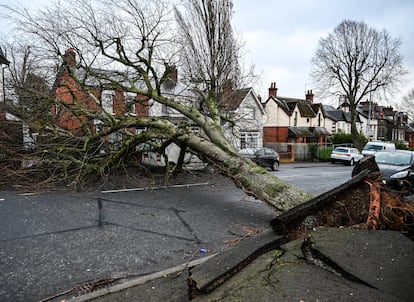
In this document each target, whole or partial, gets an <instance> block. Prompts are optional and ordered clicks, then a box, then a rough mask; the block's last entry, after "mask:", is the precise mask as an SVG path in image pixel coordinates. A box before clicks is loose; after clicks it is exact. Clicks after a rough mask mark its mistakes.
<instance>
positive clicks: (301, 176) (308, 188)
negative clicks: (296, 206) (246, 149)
mask: <svg viewBox="0 0 414 302" xmlns="http://www.w3.org/2000/svg"><path fill="white" fill-rule="evenodd" d="M352 169H353V167H351V166H344V165H342V164H334V165H333V164H331V163H314V164H312V163H296V164H285V165H283V164H282V165H281V166H280V169H279V170H278V171H275V172H272V173H273V174H274V175H275V176H276V177H278V178H279V179H281V180H283V181H285V182H287V183H289V184H291V185H293V186H295V187H297V188H299V189H301V190H303V191H305V192H308V193H310V194H312V195H315V196H317V195H319V194H321V193H324V192H326V191H329V190H330V189H332V188H335V187H337V186H339V185H341V184H343V183H344V182H346V181H348V180H349V179H350V178H351V173H352Z"/></svg>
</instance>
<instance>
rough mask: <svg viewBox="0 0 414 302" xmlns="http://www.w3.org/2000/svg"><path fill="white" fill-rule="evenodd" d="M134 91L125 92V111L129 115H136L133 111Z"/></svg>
mask: <svg viewBox="0 0 414 302" xmlns="http://www.w3.org/2000/svg"><path fill="white" fill-rule="evenodd" d="M136 96H137V94H136V93H132V92H126V93H125V113H126V114H129V115H136V111H135V97H136Z"/></svg>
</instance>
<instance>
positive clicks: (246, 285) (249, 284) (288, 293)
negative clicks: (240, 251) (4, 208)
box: [194, 228, 414, 301]
mask: <svg viewBox="0 0 414 302" xmlns="http://www.w3.org/2000/svg"><path fill="white" fill-rule="evenodd" d="M351 238H357V239H354V240H351ZM333 239H334V240H333ZM347 241H351V242H354V243H355V246H354V247H352V246H353V245H347ZM311 242H312V247H313V248H314V249H317V250H319V249H318V248H320V249H321V253H322V254H323V255H325V254H324V253H326V257H327V258H329V259H331V260H333V261H334V262H335V261H338V262H337V264H338V266H339V267H340V268H342V269H343V271H347V272H348V274H349V276H355V277H356V278H354V279H352V278H349V276H346V277H345V276H343V275H341V272H338V271H337V270H335V268H332V267H330V266H329V265H327V264H326V263H325V262H324V261H323V260H324V259H309V258H308V257H307V256H306V255H304V253H303V241H302V240H296V241H292V242H290V243H288V244H285V245H283V246H282V247H281V248H280V249H276V250H273V251H270V252H268V253H266V254H264V255H262V256H260V257H259V258H257V259H256V260H255V261H253V262H252V263H251V264H250V265H249V266H247V267H246V268H245V269H244V270H243V271H241V272H239V273H238V274H237V275H235V276H234V277H233V278H231V279H229V280H228V281H227V282H226V283H225V284H223V285H222V286H221V287H219V288H217V289H215V290H214V291H213V292H211V293H210V294H207V295H202V296H199V297H198V298H196V299H195V300H194V301H409V297H411V296H410V295H412V289H411V288H410V286H409V284H412V280H413V276H414V270H413V269H412V263H414V261H413V260H414V258H413V257H414V243H413V242H412V241H411V240H409V239H407V238H405V237H404V236H402V235H399V234H398V233H396V232H389V231H381V232H373V231H361V230H343V229H338V228H321V229H317V230H316V231H315V232H313V233H312V241H311ZM338 242H341V243H342V244H336V243H338ZM375 242H376V244H374V243H375ZM366 243H368V246H370V245H372V248H373V250H370V249H368V253H366V254H365V253H364V252H363V251H364V247H366V246H367V245H366ZM358 244H362V246H361V247H359V246H358ZM391 245H392V246H394V247H395V248H387V246H388V247H390V246H391ZM361 249H362V250H361ZM375 249H382V250H383V252H377V253H375V252H374V250H375ZM331 256H332V257H331ZM345 259H347V260H345ZM392 259H394V260H392ZM352 262H353V265H350V264H351V263H352ZM383 262H387V263H388V264H387V265H385V264H384V266H381V265H378V264H381V263H383ZM347 264H348V265H347ZM342 265H343V266H344V267H342ZM381 267H382V268H381ZM381 270H382V271H383V273H384V274H382V273H381V272H380V271H381ZM396 270H399V271H398V273H397V271H396ZM362 272H365V273H362ZM370 272H372V273H370ZM396 274H399V275H400V276H399V277H398V278H396V279H394V277H396V276H395V275H396ZM357 276H360V278H361V280H360V281H358V277H357ZM364 278H366V279H364ZM377 278H378V280H376V279H377ZM351 279H352V280H351ZM370 282H371V283H372V284H371V286H370Z"/></svg>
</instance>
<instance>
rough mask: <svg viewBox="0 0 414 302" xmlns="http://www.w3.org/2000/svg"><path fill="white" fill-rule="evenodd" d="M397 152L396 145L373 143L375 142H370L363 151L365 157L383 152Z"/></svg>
mask: <svg viewBox="0 0 414 302" xmlns="http://www.w3.org/2000/svg"><path fill="white" fill-rule="evenodd" d="M395 150H396V148H395V144H394V143H387V142H381V141H373V142H368V143H367V144H366V145H365V146H364V148H363V149H362V154H363V155H365V156H368V155H374V154H375V153H377V152H382V151H389V152H393V151H395Z"/></svg>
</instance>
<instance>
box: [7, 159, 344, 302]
mask: <svg viewBox="0 0 414 302" xmlns="http://www.w3.org/2000/svg"><path fill="white" fill-rule="evenodd" d="M351 170H352V168H351V167H343V166H340V165H335V166H329V168H328V167H327V165H326V164H325V165H316V166H315V165H312V167H310V166H309V164H308V165H303V164H302V166H294V165H282V166H281V168H280V170H279V171H276V172H275V174H276V176H278V177H279V178H281V179H283V180H285V181H287V182H289V183H292V184H293V185H296V186H298V187H299V188H302V189H305V188H307V190H308V191H309V192H310V193H312V194H315V193H318V192H316V191H315V190H317V191H318V190H320V191H321V192H319V193H322V192H323V191H326V190H328V189H330V188H331V186H332V187H333V186H335V185H336V184H340V183H342V182H343V181H346V180H347V179H349V177H350V173H351ZM328 171H330V172H329V173H328ZM335 175H336V176H338V175H341V176H340V177H341V178H343V179H341V180H340V178H339V176H338V177H334V176H335ZM333 179H335V181H333ZM315 180H316V182H318V183H320V184H321V185H320V186H319V187H318V189H316V185H315V182H314V181H315ZM274 215H275V214H274V212H273V211H272V210H271V209H270V208H269V207H268V206H267V205H265V204H263V203H262V202H260V201H257V200H254V199H252V198H249V197H247V196H246V195H245V194H244V193H243V192H242V191H241V190H239V189H237V188H235V187H234V186H233V185H232V184H231V183H230V182H228V181H226V180H225V179H217V182H216V183H209V184H208V185H205V184H201V185H199V186H188V187H180V188H168V189H158V190H143V191H130V192H117V193H102V192H90V193H74V192H69V193H62V192H54V193H36V192H32V193H29V194H16V193H12V192H1V193H0V271H1V274H0V301H16V302H17V301H25V302H30V301H41V300H44V301H46V300H47V299H48V298H49V297H52V296H54V295H56V294H59V293H63V292H65V291H67V290H70V289H72V288H73V287H75V286H76V285H78V284H82V283H85V282H87V281H91V280H97V279H101V278H105V277H108V276H110V277H113V278H126V279H127V278H130V277H136V276H137V275H141V274H147V273H150V272H155V271H160V270H163V269H166V268H169V267H171V266H175V265H178V264H181V263H186V262H188V261H190V260H193V259H197V258H199V257H202V256H205V255H206V254H212V253H214V252H218V251H222V250H225V249H227V248H228V247H229V245H227V244H226V241H227V240H231V239H235V238H237V237H238V236H240V235H243V234H245V232H246V230H254V229H255V228H261V227H267V226H268V224H269V221H270V220H271V219H272V218H273V217H274ZM73 293H74V294H76V291H74V292H73ZM61 300H62V299H61V296H57V297H55V298H54V299H49V300H47V301H61Z"/></svg>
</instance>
